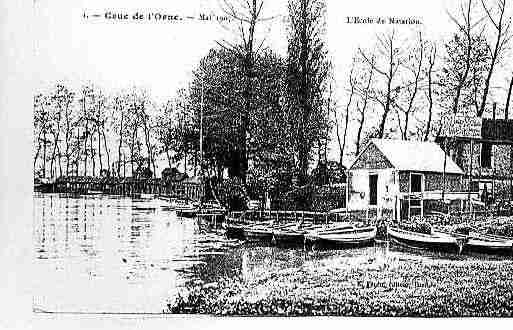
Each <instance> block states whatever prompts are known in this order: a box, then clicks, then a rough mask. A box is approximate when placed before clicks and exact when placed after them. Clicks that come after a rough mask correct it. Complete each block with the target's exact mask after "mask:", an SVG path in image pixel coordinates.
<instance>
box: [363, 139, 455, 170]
mask: <svg viewBox="0 0 513 330" xmlns="http://www.w3.org/2000/svg"><path fill="white" fill-rule="evenodd" d="M370 143H373V144H374V145H375V146H376V147H377V148H378V149H379V150H380V151H381V152H382V153H383V155H384V156H385V157H386V158H387V159H388V160H389V161H390V163H391V164H392V166H393V167H394V168H395V169H398V170H400V171H419V172H438V173H443V172H444V161H445V162H446V164H445V172H446V173H451V174H463V171H462V170H461V168H460V167H459V166H458V165H456V163H455V162H454V161H453V160H452V159H451V157H449V156H447V157H446V155H445V153H444V151H443V150H442V149H441V148H440V146H439V145H438V144H436V143H434V142H421V141H404V140H391V139H372V140H371V142H370ZM364 152H365V151H364Z"/></svg>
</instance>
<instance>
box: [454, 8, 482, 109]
mask: <svg viewBox="0 0 513 330" xmlns="http://www.w3.org/2000/svg"><path fill="white" fill-rule="evenodd" d="M472 10H473V5H472V0H468V1H467V2H466V4H465V3H462V5H461V6H460V8H459V16H461V17H459V18H457V17H455V16H454V15H453V14H451V13H450V12H447V14H448V15H449V18H450V19H451V21H452V22H453V23H454V24H456V26H457V28H458V34H456V35H455V41H456V43H458V44H461V46H462V47H463V50H464V52H463V56H461V57H460V56H459V55H460V54H458V52H453V51H450V50H448V52H447V56H448V59H449V61H450V62H452V63H453V64H455V65H453V67H454V68H455V70H451V73H453V74H454V78H455V84H454V86H451V87H450V88H451V89H452V90H453V94H454V95H453V99H452V107H451V110H452V113H457V112H458V109H459V103H460V98H461V95H462V92H463V90H464V88H465V86H466V84H467V83H468V76H469V73H470V71H471V68H472V52H473V50H474V48H475V44H476V43H477V42H478V40H479V39H480V38H481V37H480V36H479V37H478V38H476V37H475V36H474V30H475V28H476V27H477V26H478V24H479V23H480V22H481V20H476V21H474V19H473V17H472ZM481 33H482V31H481ZM458 36H462V38H461V39H460V38H459V37H458ZM446 70H447V69H446ZM445 73H446V74H447V73H448V72H445Z"/></svg>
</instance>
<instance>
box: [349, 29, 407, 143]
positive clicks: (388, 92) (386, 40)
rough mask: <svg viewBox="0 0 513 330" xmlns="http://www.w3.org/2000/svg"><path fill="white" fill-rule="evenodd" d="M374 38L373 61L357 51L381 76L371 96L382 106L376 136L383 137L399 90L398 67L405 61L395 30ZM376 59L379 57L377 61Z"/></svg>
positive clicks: (365, 54) (360, 50)
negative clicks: (375, 44) (374, 58)
mask: <svg viewBox="0 0 513 330" xmlns="http://www.w3.org/2000/svg"><path fill="white" fill-rule="evenodd" d="M376 38H377V47H376V60H375V61H372V60H371V57H370V56H369V55H368V54H367V53H366V52H365V51H364V50H362V49H361V48H359V52H360V54H361V56H362V58H363V59H364V60H365V61H366V62H367V63H368V64H369V65H370V66H371V67H372V68H373V70H374V72H375V73H376V74H377V75H379V76H381V78H382V79H381V84H380V85H379V86H376V88H375V90H374V93H373V94H372V98H373V100H374V101H376V102H378V103H379V104H380V105H381V106H382V108H383V112H382V114H381V119H380V121H379V126H378V137H379V138H383V136H384V135H385V126H386V123H387V119H388V115H389V113H390V110H391V109H392V105H393V104H394V103H395V100H396V97H397V95H398V93H399V91H400V86H399V85H398V84H397V82H396V80H397V79H396V78H397V76H398V75H399V69H400V68H401V67H402V65H403V63H404V61H405V59H404V56H405V54H404V49H402V48H401V47H400V43H399V41H398V40H397V35H396V31H395V30H392V31H391V32H389V33H386V34H378V35H377V36H376ZM378 59H380V61H379V62H378Z"/></svg>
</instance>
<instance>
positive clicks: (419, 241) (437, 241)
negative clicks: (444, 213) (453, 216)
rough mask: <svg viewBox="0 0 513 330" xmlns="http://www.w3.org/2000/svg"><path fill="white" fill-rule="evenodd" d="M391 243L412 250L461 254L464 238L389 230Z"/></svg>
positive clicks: (442, 234) (398, 229) (436, 233)
mask: <svg viewBox="0 0 513 330" xmlns="http://www.w3.org/2000/svg"><path fill="white" fill-rule="evenodd" d="M387 233H388V236H389V237H390V241H391V242H393V243H395V244H398V245H403V246H408V247H410V248H417V249H424V250H441V251H448V252H457V253H460V252H461V250H462V247H463V244H464V241H465V239H464V238H457V237H455V236H453V235H450V234H447V233H441V232H436V231H433V232H432V233H431V234H424V233H417V232H413V231H408V230H404V229H400V228H396V227H394V228H392V227H388V228H387Z"/></svg>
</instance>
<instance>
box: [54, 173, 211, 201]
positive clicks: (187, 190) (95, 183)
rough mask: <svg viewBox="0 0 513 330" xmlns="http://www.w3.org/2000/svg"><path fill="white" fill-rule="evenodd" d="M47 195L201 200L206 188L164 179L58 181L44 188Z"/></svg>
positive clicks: (84, 178) (71, 177) (80, 178)
mask: <svg viewBox="0 0 513 330" xmlns="http://www.w3.org/2000/svg"><path fill="white" fill-rule="evenodd" d="M45 191H46V192H55V193H77V194H88V193H90V192H97V193H103V194H110V195H122V196H135V195H139V194H154V195H168V196H176V197H179V198H188V199H192V200H200V199H201V198H202V197H203V196H204V193H205V189H204V185H203V184H199V183H195V182H176V181H170V180H163V179H161V178H153V179H144V178H115V177H84V176H68V177H59V178H57V179H56V180H55V181H54V182H52V183H48V184H46V185H45Z"/></svg>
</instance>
